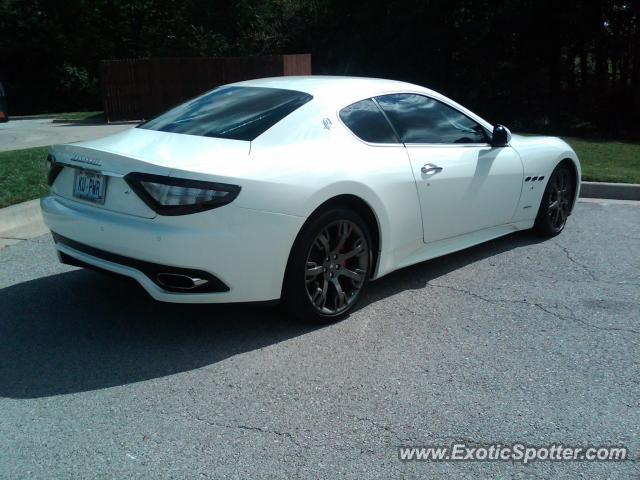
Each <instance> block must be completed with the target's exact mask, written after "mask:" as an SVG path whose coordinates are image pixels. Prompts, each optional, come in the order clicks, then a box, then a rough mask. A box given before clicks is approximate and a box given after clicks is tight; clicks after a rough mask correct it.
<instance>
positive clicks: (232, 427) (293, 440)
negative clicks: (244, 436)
mask: <svg viewBox="0 0 640 480" xmlns="http://www.w3.org/2000/svg"><path fill="white" fill-rule="evenodd" d="M193 418H195V419H196V420H198V421H199V422H204V423H206V424H208V425H211V426H212V427H218V428H226V429H230V430H245V431H250V432H257V433H262V434H265V435H275V436H278V437H284V438H287V439H288V440H289V441H290V442H291V443H293V444H294V445H296V446H298V447H300V448H306V447H305V446H304V445H302V444H301V443H300V442H298V440H296V438H295V437H294V436H293V435H292V434H291V433H289V432H281V431H279V430H269V429H267V428H262V427H256V426H253V425H244V424H238V425H231V424H228V423H219V422H214V421H211V420H207V419H206V418H202V417H198V416H194V417H193Z"/></svg>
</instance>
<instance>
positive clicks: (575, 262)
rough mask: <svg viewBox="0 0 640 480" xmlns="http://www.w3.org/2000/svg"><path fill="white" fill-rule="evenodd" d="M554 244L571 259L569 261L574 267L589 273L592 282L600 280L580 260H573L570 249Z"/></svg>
mask: <svg viewBox="0 0 640 480" xmlns="http://www.w3.org/2000/svg"><path fill="white" fill-rule="evenodd" d="M553 244H554V245H555V246H556V247H558V248H560V249H561V250H562V251H563V252H564V254H565V255H566V257H567V258H568V259H569V261H570V262H571V263H573V264H574V265H577V266H578V267H580V268H581V269H582V270H584V271H585V272H587V275H589V277H591V280H598V278H597V277H596V274H595V273H593V270H591V268H589V267H587V266H586V265H585V264H584V263H581V262H579V261H578V260H576V259H575V258H573V257H572V256H571V253H569V249H568V248H567V247H565V246H563V245H560V244H559V243H557V242H553Z"/></svg>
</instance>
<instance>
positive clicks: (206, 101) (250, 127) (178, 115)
mask: <svg viewBox="0 0 640 480" xmlns="http://www.w3.org/2000/svg"><path fill="white" fill-rule="evenodd" d="M312 98H313V96H311V95H309V94H307V93H304V92H297V91H295V90H283V89H279V88H262V87H222V88H217V89H215V90H212V91H211V92H208V93H205V94H204V95H201V96H200V97H197V98H194V99H193V100H189V101H188V102H186V103H183V104H182V105H178V106H177V107H175V108H172V109H171V110H169V111H168V112H165V113H163V114H161V115H159V116H157V117H156V118H154V119H152V120H149V121H148V122H145V123H143V124H141V125H139V128H145V129H148V130H160V131H163V132H173V133H184V134H188V135H198V136H201V137H218V138H229V139H232V140H249V141H251V140H253V139H255V138H256V137H258V136H259V135H260V134H262V133H264V132H266V131H267V130H269V128H271V127H272V126H273V125H275V124H276V123H278V122H279V121H280V120H282V119H283V118H284V117H286V116H287V115H289V114H290V113H291V112H293V111H294V110H296V109H297V108H299V107H301V106H302V105H304V104H305V103H307V102H308V101H309V100H311V99H312Z"/></svg>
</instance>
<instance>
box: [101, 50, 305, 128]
mask: <svg viewBox="0 0 640 480" xmlns="http://www.w3.org/2000/svg"><path fill="white" fill-rule="evenodd" d="M283 75H311V55H310V54H302V55H266V56H260V57H257V56H256V57H184V58H143V59H136V60H105V61H103V62H101V65H100V80H101V84H102V99H103V103H104V112H105V116H106V118H107V121H108V122H116V121H121V120H141V119H145V118H150V117H151V116H153V115H156V114H158V113H160V112H162V111H164V110H166V109H168V108H170V107H172V106H173V105H176V104H178V103H180V102H183V101H185V100H187V99H189V98H192V97H195V96H196V95H198V94H200V93H202V92H205V91H207V90H210V89H212V88H215V87H217V86H219V85H224V84H226V83H231V82H238V81H241V80H249V79H252V78H261V77H277V76H283Z"/></svg>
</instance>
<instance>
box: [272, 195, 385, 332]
mask: <svg viewBox="0 0 640 480" xmlns="http://www.w3.org/2000/svg"><path fill="white" fill-rule="evenodd" d="M371 245H372V242H371V235H370V233H369V229H368V228H367V225H366V223H365V222H364V221H363V220H362V218H361V217H360V216H359V215H358V214H356V213H355V212H353V211H352V210H349V209H347V208H344V207H337V208H332V209H330V210H326V211H324V212H321V213H319V214H317V215H316V216H315V217H314V218H312V219H311V220H310V221H308V223H307V224H306V225H305V226H304V227H303V230H302V232H301V233H300V235H299V236H298V238H297V240H296V242H295V244H294V246H293V248H292V250H291V255H290V257H289V264H288V266H287V272H286V274H285V281H284V285H283V292H282V298H283V306H284V307H285V308H286V309H287V310H288V311H289V312H291V313H292V314H293V315H294V316H295V317H297V318H298V320H300V321H302V322H305V323H314V324H326V323H331V322H335V321H337V320H340V319H342V318H344V317H345V316H347V315H348V314H349V312H350V311H351V310H352V309H353V307H354V306H355V305H356V304H357V302H358V301H359V300H360V299H361V298H362V296H363V294H364V292H365V290H366V288H367V286H368V284H369V276H370V275H371V269H372V268H373V267H372V258H373V256H372V252H371Z"/></svg>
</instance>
